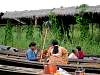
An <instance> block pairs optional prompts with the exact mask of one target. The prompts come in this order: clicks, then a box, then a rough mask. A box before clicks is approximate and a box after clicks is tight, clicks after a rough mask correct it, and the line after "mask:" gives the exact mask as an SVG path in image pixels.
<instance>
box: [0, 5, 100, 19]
mask: <svg viewBox="0 0 100 75" xmlns="http://www.w3.org/2000/svg"><path fill="white" fill-rule="evenodd" d="M50 11H52V12H55V14H57V15H73V14H75V13H76V12H77V9H76V7H68V8H55V9H42V10H31V11H27V10H26V11H15V12H6V13H4V15H3V16H2V18H22V17H28V18H32V17H33V16H38V17H44V16H47V15H48V14H49V12H50ZM86 12H93V13H94V12H100V5H98V6H89V7H88V9H87V10H86Z"/></svg>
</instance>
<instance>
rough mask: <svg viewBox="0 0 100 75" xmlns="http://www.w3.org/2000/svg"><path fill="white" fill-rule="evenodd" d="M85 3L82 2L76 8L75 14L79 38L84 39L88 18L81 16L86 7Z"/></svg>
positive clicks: (86, 35)
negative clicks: (76, 12)
mask: <svg viewBox="0 0 100 75" xmlns="http://www.w3.org/2000/svg"><path fill="white" fill-rule="evenodd" d="M87 7H88V6H87V5H86V4H82V5H80V6H79V8H78V10H79V15H76V16H75V18H76V22H77V24H78V25H79V26H80V37H81V40H85V39H86V38H87V37H88V34H89V33H88V30H89V24H88V22H89V20H88V19H87V18H85V17H83V15H84V12H85V11H86V9H87Z"/></svg>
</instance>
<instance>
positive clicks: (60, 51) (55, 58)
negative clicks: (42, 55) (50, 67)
mask: <svg viewBox="0 0 100 75" xmlns="http://www.w3.org/2000/svg"><path fill="white" fill-rule="evenodd" d="M67 56H68V52H67V50H66V49H65V48H64V47H61V46H59V45H58V41H57V40H53V41H52V46H51V47H49V49H48V57H49V59H48V63H49V64H67V60H66V59H67Z"/></svg>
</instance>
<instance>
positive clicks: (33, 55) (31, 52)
mask: <svg viewBox="0 0 100 75" xmlns="http://www.w3.org/2000/svg"><path fill="white" fill-rule="evenodd" d="M37 54H38V51H37V48H36V43H35V42H31V43H30V44H29V49H28V50H27V52H26V58H27V59H28V60H30V61H37V60H38V59H39V58H38V56H37Z"/></svg>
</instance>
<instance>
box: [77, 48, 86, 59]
mask: <svg viewBox="0 0 100 75" xmlns="http://www.w3.org/2000/svg"><path fill="white" fill-rule="evenodd" d="M76 50H77V57H78V59H83V58H84V52H83V50H81V47H80V46H77V47H76Z"/></svg>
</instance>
